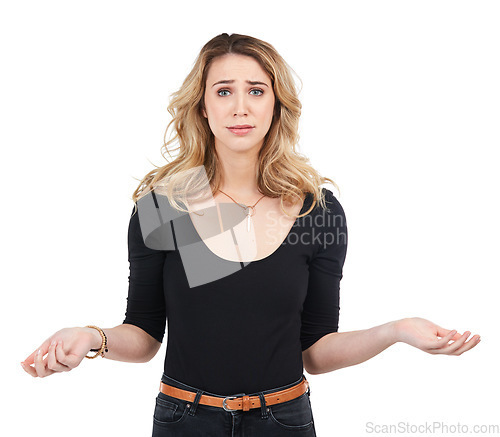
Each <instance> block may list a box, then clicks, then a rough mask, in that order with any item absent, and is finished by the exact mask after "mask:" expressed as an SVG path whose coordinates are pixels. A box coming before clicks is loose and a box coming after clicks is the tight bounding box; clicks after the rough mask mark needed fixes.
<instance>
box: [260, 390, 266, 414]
mask: <svg viewBox="0 0 500 437" xmlns="http://www.w3.org/2000/svg"><path fill="white" fill-rule="evenodd" d="M259 398H260V412H261V418H262V419H267V405H266V398H265V396H264V393H263V392H260V393H259Z"/></svg>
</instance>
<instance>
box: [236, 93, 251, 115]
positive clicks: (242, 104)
mask: <svg viewBox="0 0 500 437" xmlns="http://www.w3.org/2000/svg"><path fill="white" fill-rule="evenodd" d="M234 105H235V106H234V115H235V116H242V115H247V114H248V101H247V96H246V95H245V93H238V95H237V96H236V98H235V99H234Z"/></svg>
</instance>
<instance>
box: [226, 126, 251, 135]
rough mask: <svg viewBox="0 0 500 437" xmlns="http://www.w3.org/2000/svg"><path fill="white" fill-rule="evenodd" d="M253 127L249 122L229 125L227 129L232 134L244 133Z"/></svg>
mask: <svg viewBox="0 0 500 437" xmlns="http://www.w3.org/2000/svg"><path fill="white" fill-rule="evenodd" d="M252 129H253V126H250V125H249V124H237V125H235V126H229V127H228V130H229V131H230V132H231V133H233V134H234V135H240V136H241V135H246V134H247V133H249V132H251V131H252Z"/></svg>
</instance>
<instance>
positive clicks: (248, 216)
mask: <svg viewBox="0 0 500 437" xmlns="http://www.w3.org/2000/svg"><path fill="white" fill-rule="evenodd" d="M247 232H250V214H247Z"/></svg>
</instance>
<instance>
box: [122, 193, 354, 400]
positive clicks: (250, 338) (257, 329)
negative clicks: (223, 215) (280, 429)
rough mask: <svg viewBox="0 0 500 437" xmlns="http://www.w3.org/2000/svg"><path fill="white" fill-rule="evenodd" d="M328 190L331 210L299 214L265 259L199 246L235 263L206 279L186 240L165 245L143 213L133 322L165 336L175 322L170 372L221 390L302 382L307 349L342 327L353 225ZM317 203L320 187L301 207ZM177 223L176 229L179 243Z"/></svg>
mask: <svg viewBox="0 0 500 437" xmlns="http://www.w3.org/2000/svg"><path fill="white" fill-rule="evenodd" d="M322 189H323V190H324V192H325V197H326V206H327V209H326V210H325V209H323V208H321V206H320V205H319V204H318V203H317V204H316V205H315V208H314V209H313V210H312V211H311V212H310V213H309V214H307V215H305V216H304V217H301V218H298V219H296V221H295V222H294V225H293V226H292V228H291V230H290V232H289V233H288V235H287V238H285V240H284V241H283V242H282V244H281V245H280V246H279V247H278V249H277V250H275V251H274V252H273V253H272V254H271V255H269V256H267V257H266V258H264V259H261V260H257V261H252V262H251V263H248V264H246V265H244V266H243V265H241V264H240V263H239V262H232V261H227V260H222V259H221V258H219V257H217V256H216V255H215V254H213V253H212V252H211V251H210V250H209V249H208V248H207V246H206V245H204V244H198V245H197V246H196V251H197V252H199V253H200V255H202V256H203V258H202V259H203V260H205V261H204V263H207V264H208V265H209V266H210V262H208V261H207V260H211V259H212V260H213V261H214V262H219V263H220V262H223V263H225V264H226V265H228V266H229V267H233V269H232V270H231V269H228V272H230V273H228V274H227V275H225V276H224V277H222V278H219V279H215V280H212V281H204V282H203V283H200V284H199V285H193V284H190V283H189V282H188V279H187V275H186V271H185V267H184V266H183V262H182V248H181V247H180V246H178V245H177V244H176V245H175V247H170V248H167V249H163V250H162V249H153V248H151V247H148V246H147V245H146V244H145V239H144V237H143V232H141V225H142V222H140V221H139V214H138V213H137V212H135V213H134V211H133V213H132V216H131V218H130V223H129V229H128V249H129V263H130V276H129V289H128V297H127V308H126V313H125V319H124V321H123V323H127V324H132V325H135V326H138V327H139V328H141V329H143V330H144V331H145V332H146V333H148V334H149V335H151V336H152V337H153V338H155V339H156V340H158V341H159V342H162V341H163V337H164V335H165V328H166V325H167V323H168V326H167V329H168V336H167V337H168V341H167V350H166V356H165V361H164V372H165V374H166V375H168V376H171V377H172V378H175V379H177V380H179V381H182V382H184V383H186V384H189V385H191V386H194V387H198V388H200V389H202V390H205V391H209V392H212V393H217V394H221V395H230V394H234V393H252V392H258V391H262V390H267V389H271V388H275V387H278V386H282V385H286V384H289V383H291V382H293V381H296V380H298V379H300V377H301V375H302V373H303V362H302V351H304V350H306V349H307V348H309V347H310V346H311V345H313V344H314V343H315V342H316V341H317V340H319V339H320V338H321V337H323V336H324V335H326V334H329V333H332V332H337V331H338V322H339V310H340V305H339V302H340V298H339V290H340V280H341V279H342V268H343V265H344V261H345V257H346V250H347V225H346V218H345V214H344V210H343V208H342V206H341V204H340V202H339V201H338V200H337V198H336V197H335V196H334V195H333V193H332V192H331V191H330V190H328V189H326V188H322ZM311 204H312V194H311V193H306V197H305V200H304V204H303V206H302V209H301V211H300V214H303V213H304V212H306V211H307V210H308V209H309V208H310V206H311ZM139 208H140V207H139ZM184 217H189V216H188V215H186V216H184ZM187 222H188V223H189V224H190V226H191V228H193V226H192V222H191V220H190V219H188V220H187ZM174 224H175V221H174V222H171V223H170V227H169V228H168V229H171V230H172V233H173V235H174V240H176V238H175V235H176V227H175V225H174ZM144 226H145V225H143V227H144ZM178 229H180V227H178ZM193 229H194V228H193ZM193 234H194V235H197V233H196V232H194V233H193ZM179 235H180V234H179ZM146 242H147V241H146ZM178 242H179V238H177V241H176V243H178ZM190 242H191V243H193V241H190ZM149 246H151V245H149ZM191 247H194V246H191ZM200 259H201V258H200ZM200 267H202V266H200ZM208 270H210V269H208ZM231 272H232V273H231Z"/></svg>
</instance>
